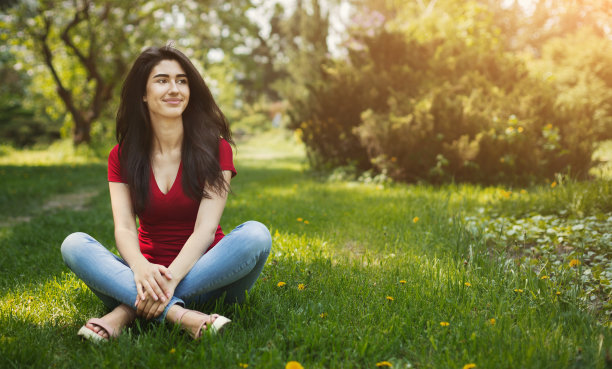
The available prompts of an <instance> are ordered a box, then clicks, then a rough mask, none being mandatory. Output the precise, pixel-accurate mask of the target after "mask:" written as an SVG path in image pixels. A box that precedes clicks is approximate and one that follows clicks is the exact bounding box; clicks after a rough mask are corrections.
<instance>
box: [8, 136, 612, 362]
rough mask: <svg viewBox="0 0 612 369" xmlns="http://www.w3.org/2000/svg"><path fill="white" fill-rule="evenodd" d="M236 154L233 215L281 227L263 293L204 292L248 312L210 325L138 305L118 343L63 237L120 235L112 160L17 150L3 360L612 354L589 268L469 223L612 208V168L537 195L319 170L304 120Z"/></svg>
mask: <svg viewBox="0 0 612 369" xmlns="http://www.w3.org/2000/svg"><path fill="white" fill-rule="evenodd" d="M12 155H17V154H12ZM17 156H18V155H17ZM236 163H237V169H238V173H239V174H238V176H237V177H236V178H235V179H234V181H233V182H232V188H233V194H232V195H231V196H230V199H229V201H228V204H227V207H226V210H225V213H224V216H223V219H222V226H223V227H224V229H225V230H226V231H229V230H231V229H232V228H233V227H235V226H237V225H238V224H240V223H242V222H243V221H246V220H249V219H255V220H259V221H261V222H263V223H264V224H266V225H267V226H268V227H269V229H270V231H271V233H272V235H273V251H272V253H271V255H270V258H269V260H268V263H267V265H266V267H265V269H264V271H263V273H262V276H261V278H260V279H259V280H258V282H257V283H256V285H255V288H254V289H253V291H252V293H251V294H250V296H249V299H248V301H247V302H246V303H245V304H243V305H240V306H237V305H221V304H214V303H211V304H209V305H208V306H205V307H204V308H205V310H206V311H215V312H218V313H220V314H224V315H227V316H228V317H230V318H231V319H232V320H233V322H234V323H233V324H232V326H231V328H230V329H228V330H227V332H226V334H224V335H223V336H221V337H208V336H206V337H204V338H203V339H202V340H201V341H199V342H193V341H191V340H190V339H189V338H188V337H187V336H186V335H184V334H182V333H181V332H179V331H178V330H177V329H175V328H173V327H171V326H169V325H156V324H149V323H147V322H137V323H136V324H135V325H134V326H132V327H131V328H130V329H128V330H127V331H126V332H125V333H124V334H123V335H122V336H121V337H120V338H119V339H118V340H117V341H113V342H109V343H108V344H104V345H93V344H91V343H89V342H82V341H80V340H79V339H78V338H77V336H76V331H77V330H78V328H79V327H80V326H81V325H82V324H83V322H84V321H86V320H87V319H88V318H90V317H92V316H98V315H101V314H103V313H104V312H105V310H104V307H103V305H102V303H101V302H99V301H98V300H97V299H96V297H95V296H94V295H93V294H92V293H91V292H90V291H89V290H88V289H87V288H86V287H85V286H84V285H83V284H82V283H81V282H80V281H78V280H77V279H76V278H75V277H74V275H72V274H71V273H70V272H69V271H68V270H67V268H66V267H65V266H64V265H63V263H62V260H61V256H60V253H59V246H60V244H61V242H62V240H63V238H64V237H65V236H66V235H68V234H69V233H71V232H74V231H85V232H88V233H90V234H92V235H93V236H95V237H96V238H97V239H99V240H100V241H101V242H103V243H105V244H106V245H109V246H110V247H112V246H113V245H114V241H113V229H112V215H111V211H110V205H109V199H108V194H107V191H106V179H105V178H106V173H105V165H104V163H89V164H88V163H83V164H74V165H72V164H70V165H66V164H62V162H61V160H60V162H59V163H56V164H54V163H53V161H51V162H47V163H44V165H30V164H27V163H22V164H20V165H9V164H6V165H3V166H1V167H0V173H2V178H3V180H2V182H0V193H2V194H3V195H2V196H1V197H0V219H2V220H3V221H4V223H3V224H4V225H2V228H0V245H1V250H2V252H3V257H2V258H0V277H1V278H0V367H23V366H35V367H90V366H94V367H95V366H97V367H117V368H119V367H140V368H148V367H155V368H157V367H164V366H166V367H210V368H239V364H240V363H246V364H248V365H249V368H284V366H285V364H286V363H287V362H288V361H291V360H296V361H299V362H300V363H301V364H302V365H303V366H304V367H305V368H376V367H377V366H376V363H379V362H382V361H389V362H390V363H392V365H393V367H394V368H463V366H464V365H465V364H468V363H475V364H476V365H477V367H478V368H583V367H584V368H606V367H608V366H610V365H611V363H610V359H609V357H610V355H612V334H611V333H610V329H609V328H608V327H607V326H608V324H607V323H608V319H607V315H606V314H605V313H604V312H602V311H601V310H593V309H588V308H585V305H584V301H583V299H582V297H583V291H582V290H581V285H580V284H577V283H573V284H572V283H570V282H572V281H575V280H576V276H575V275H574V274H572V273H573V272H574V269H569V268H565V269H566V272H565V274H561V273H559V274H558V275H554V278H549V279H541V274H538V273H535V272H534V270H533V268H525V267H523V266H522V264H520V263H517V261H520V259H518V258H516V257H515V255H514V254H513V252H512V250H508V249H507V242H506V243H504V242H502V241H501V239H496V240H494V241H496V242H491V238H490V237H487V234H486V231H485V230H482V229H478V228H477V227H471V226H470V225H469V224H468V223H467V222H466V219H467V218H468V217H474V216H481V217H482V218H487V217H488V218H491V217H501V216H514V217H516V218H521V217H526V216H530V214H531V213H533V212H540V213H542V214H546V215H550V214H557V215H558V216H559V217H560V218H564V219H574V218H576V219H583V218H584V219H586V218H587V217H588V216H591V215H593V216H595V215H596V214H608V213H609V212H610V207H609V206H610V197H609V194H610V184H609V182H605V181H604V182H593V183H571V182H568V183H562V184H559V185H558V186H557V187H555V188H551V187H550V186H540V187H533V188H528V189H525V190H526V193H523V194H521V193H520V189H503V188H492V187H491V188H480V187H477V186H462V185H448V186H443V187H431V186H426V185H401V184H390V185H389V184H387V185H384V186H383V185H377V184H372V183H359V182H337V181H334V182H331V181H324V180H321V178H320V177H317V176H314V175H313V174H311V173H310V172H308V171H307V170H306V165H305V162H304V157H303V153H302V151H301V148H300V147H299V145H296V144H295V142H293V141H292V138H291V137H289V138H287V137H282V135H279V134H274V133H269V134H267V135H266V136H259V137H256V138H254V139H252V140H251V141H248V142H245V143H241V144H239V147H238V153H237V156H236ZM5 173H6V174H7V175H6V176H5ZM26 175H27V177H26ZM5 178H6V180H5ZM68 183H71V185H70V186H69V185H68ZM510 190H512V191H513V193H512V194H511V195H508V196H506V195H505V193H504V192H502V191H510ZM11 191H12V192H11ZM92 192H93V193H94V194H93V195H90V196H88V197H86V198H85V201H86V203H85V204H80V205H85V206H81V207H80V208H79V207H77V206H74V205H75V203H76V202H78V201H74V199H73V200H71V201H72V202H71V203H70V204H69V205H70V206H64V207H58V206H55V207H46V208H45V204H47V203H49V201H53V199H56V198H57V196H60V195H61V196H63V194H66V193H92ZM602 194H603V195H605V194H607V196H608V197H607V198H606V197H603V200H602V197H601V196H602ZM577 196H582V198H581V200H580V201H577V200H575V199H576V198H577ZM77 199H79V197H77ZM22 204H23V205H24V206H23V207H22V206H21V205H22ZM26 205H27V206H26ZM44 209H47V210H44ZM416 217H418V220H417V219H416ZM580 217H583V218H580ZM306 221H307V222H306ZM508 242H510V241H508ZM586 263H587V261H585V264H586ZM402 281H405V283H402ZM278 282H285V283H286V285H284V286H282V287H279V286H278ZM466 283H467V285H466ZM299 284H304V285H305V288H304V289H303V290H300V289H299V288H298V285H299ZM557 292H559V293H560V294H557ZM390 298H392V300H391V299H390ZM491 319H495V320H494V322H495V323H494V324H492V323H491V322H492V320H491ZM441 322H448V323H449V324H448V326H442V325H441V324H440V323H441Z"/></svg>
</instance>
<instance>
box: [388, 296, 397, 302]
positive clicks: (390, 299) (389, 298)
mask: <svg viewBox="0 0 612 369" xmlns="http://www.w3.org/2000/svg"><path fill="white" fill-rule="evenodd" d="M387 300H389V301H393V300H395V299H394V298H393V297H391V296H387Z"/></svg>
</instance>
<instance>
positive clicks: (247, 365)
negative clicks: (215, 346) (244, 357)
mask: <svg viewBox="0 0 612 369" xmlns="http://www.w3.org/2000/svg"><path fill="white" fill-rule="evenodd" d="M238 366H239V367H241V368H248V367H249V364H245V363H238Z"/></svg>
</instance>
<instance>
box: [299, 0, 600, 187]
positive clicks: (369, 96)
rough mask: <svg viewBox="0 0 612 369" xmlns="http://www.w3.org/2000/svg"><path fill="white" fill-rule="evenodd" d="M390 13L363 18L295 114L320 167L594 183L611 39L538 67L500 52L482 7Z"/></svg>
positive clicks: (568, 43) (549, 56)
mask: <svg viewBox="0 0 612 369" xmlns="http://www.w3.org/2000/svg"><path fill="white" fill-rule="evenodd" d="M434 3H435V2H431V4H434ZM431 4H430V5H431ZM378 8H379V9H380V8H381V6H380V4H379V5H378ZM389 8H393V9H394V10H395V11H394V12H390V11H389ZM389 8H385V7H384V6H382V10H383V12H371V11H368V10H365V11H362V13H360V14H359V15H358V16H356V26H355V27H354V28H353V29H352V30H351V33H350V36H351V39H350V40H348V47H349V55H348V59H347V60H336V61H327V63H326V67H324V68H323V75H322V77H321V78H320V79H318V80H311V81H310V82H309V84H308V93H307V94H306V95H305V97H303V98H302V99H301V101H300V102H298V103H294V107H295V106H297V108H295V109H294V114H293V116H292V118H293V120H292V127H293V128H295V129H297V130H298V132H299V134H300V135H301V137H302V138H303V140H304V142H305V143H306V145H307V146H308V149H309V159H310V161H311V164H313V166H315V167H325V166H337V165H347V164H351V165H356V166H357V167H359V168H362V169H368V168H375V169H377V170H378V171H379V172H384V173H386V174H387V175H389V176H391V177H392V178H394V179H399V180H406V181H419V180H425V181H430V182H441V181H449V180H458V181H476V182H481V183H495V182H511V183H512V182H515V183H529V182H532V181H534V180H541V179H542V178H551V177H552V176H553V175H554V174H555V173H559V172H564V173H571V174H572V175H574V176H577V177H585V176H586V175H587V173H588V169H589V168H590V167H591V166H592V164H593V163H592V162H591V157H592V154H593V151H594V150H595V143H596V142H597V141H600V140H603V139H606V138H609V137H610V132H612V123H611V119H612V111H611V110H610V106H612V105H611V104H610V101H611V100H610V93H611V91H612V90H611V89H610V88H609V75H608V72H604V71H607V70H609V69H610V68H606V66H609V65H612V64H611V61H610V57H609V55H612V53H611V52H610V51H611V50H612V45H610V42H609V40H606V39H602V38H601V37H598V36H597V35H595V34H594V33H589V32H588V31H582V33H580V34H578V35H575V36H568V38H567V39H563V40H559V41H555V40H553V41H550V43H549V44H547V48H545V49H544V53H543V56H542V57H541V58H539V59H537V61H532V60H531V59H528V58H525V57H522V56H519V55H516V54H512V53H509V52H507V51H506V50H504V43H503V40H502V38H501V37H502V35H501V34H500V30H499V28H498V27H497V26H496V25H495V24H494V22H493V18H492V15H493V13H491V12H490V11H489V10H488V9H487V8H486V7H484V6H483V5H480V4H478V3H476V2H465V3H457V2H452V1H438V2H437V3H435V6H433V7H429V8H427V9H424V10H419V9H418V7H417V6H416V5H415V4H411V5H392V6H390V7H389ZM384 10H387V11H386V12H385V11H384ZM387 17H390V18H387ZM573 40H575V41H573ZM578 40H583V41H582V42H580V43H579V42H578ZM584 40H588V42H584ZM568 48H569V49H570V50H571V52H567V50H568ZM554 50H558V52H555V51H554ZM562 50H563V53H561V51H562ZM591 54H594V55H593V57H592V58H590V57H587V58H588V59H587V60H590V61H591V62H590V63H588V64H587V66H586V67H585V65H584V63H582V64H581V63H580V62H578V60H583V59H584V56H586V55H591ZM604 54H605V55H604ZM553 55H555V56H553ZM559 55H572V56H567V57H559ZM316 68H317V67H315V69H316ZM544 70H546V71H547V74H545V73H542V72H540V71H544ZM557 75H559V77H560V79H559V80H556V79H555V78H556V76H557ZM562 76H568V77H569V76H572V78H562ZM304 107H308V109H306V108H304ZM527 153H528V155H527Z"/></svg>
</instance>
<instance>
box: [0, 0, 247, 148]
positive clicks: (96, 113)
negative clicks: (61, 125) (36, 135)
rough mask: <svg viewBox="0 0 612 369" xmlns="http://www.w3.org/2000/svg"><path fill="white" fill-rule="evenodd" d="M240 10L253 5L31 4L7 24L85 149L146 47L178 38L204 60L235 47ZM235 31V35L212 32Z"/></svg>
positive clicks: (242, 0)
mask: <svg viewBox="0 0 612 369" xmlns="http://www.w3.org/2000/svg"><path fill="white" fill-rule="evenodd" d="M228 4H229V7H228ZM233 4H236V5H237V8H238V9H239V10H241V9H242V10H243V9H244V8H246V7H248V6H249V5H250V1H249V0H234V1H231V2H222V1H217V0H210V1H195V0H193V1H179V0H158V1H150V0H131V1H113V0H99V1H94V0H64V1H50V0H38V1H34V2H31V1H24V2H21V3H19V4H17V5H15V6H13V8H12V9H10V11H9V13H8V14H9V16H8V18H7V19H8V22H7V23H8V24H9V25H10V26H11V27H12V30H13V33H14V35H15V36H16V37H15V38H14V39H13V40H12V48H13V51H14V52H15V53H16V54H17V55H18V56H19V58H20V60H22V61H24V62H25V61H27V60H31V61H32V62H31V63H30V65H31V66H32V67H33V66H35V65H36V64H38V63H42V64H43V65H44V66H45V67H46V70H47V72H48V75H50V76H51V81H50V83H52V84H54V86H55V93H56V94H57V96H58V97H59V98H60V100H61V103H62V104H63V107H64V109H65V110H66V111H67V112H68V113H69V116H70V117H71V123H72V137H73V141H74V143H75V144H80V143H88V142H90V140H91V129H92V123H94V122H95V121H96V120H99V119H101V118H102V117H106V118H107V119H109V118H110V117H112V115H113V114H112V112H111V111H110V109H109V103H110V102H111V101H112V100H113V99H114V98H115V97H116V96H117V89H118V86H119V85H120V82H121V81H122V79H123V76H124V75H125V73H126V72H127V69H128V68H129V65H130V63H131V61H132V60H133V59H134V58H135V56H136V55H137V54H138V53H139V51H140V50H141V49H142V48H143V47H144V46H148V45H163V44H166V43H167V42H168V40H171V39H175V40H178V41H177V42H178V45H177V47H180V48H181V49H182V50H183V51H186V54H187V55H188V56H190V57H192V58H193V57H194V56H195V57H199V58H205V56H206V51H207V49H208V48H211V47H214V46H222V45H224V42H222V41H223V40H229V41H231V42H230V44H233V45H235V44H236V40H233V39H232V38H231V37H230V36H228V35H232V34H233V32H232V31H234V30H235V28H233V27H234V26H235V27H243V23H240V22H238V25H236V24H237V22H236V21H235V19H236V17H237V16H240V17H242V14H240V15H237V13H236V10H232V9H233V8H232V5H233ZM214 9H218V11H217V10H214ZM211 14H214V15H215V16H210V15H211ZM200 15H202V16H200ZM204 15H207V16H204ZM228 27H229V31H230V32H222V33H215V32H213V31H212V30H213V29H224V28H228ZM192 30H196V31H195V32H192ZM192 47H193V48H192ZM46 97H47V98H48V99H52V98H53V97H52V96H46Z"/></svg>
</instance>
